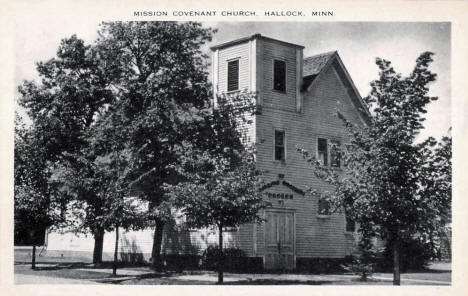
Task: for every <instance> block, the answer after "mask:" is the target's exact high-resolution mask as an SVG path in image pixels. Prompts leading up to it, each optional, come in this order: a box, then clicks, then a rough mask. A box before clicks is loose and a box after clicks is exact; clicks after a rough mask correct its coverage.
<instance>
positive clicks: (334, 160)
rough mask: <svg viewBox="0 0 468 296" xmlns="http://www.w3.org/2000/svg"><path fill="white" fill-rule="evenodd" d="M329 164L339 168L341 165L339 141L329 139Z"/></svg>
mask: <svg viewBox="0 0 468 296" xmlns="http://www.w3.org/2000/svg"><path fill="white" fill-rule="evenodd" d="M330 144H331V145H330V146H331V147H330V165H331V166H332V167H336V168H339V167H340V166H341V153H340V152H341V151H340V142H338V141H330Z"/></svg>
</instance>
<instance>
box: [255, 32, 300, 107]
mask: <svg viewBox="0 0 468 296" xmlns="http://www.w3.org/2000/svg"><path fill="white" fill-rule="evenodd" d="M262 43H263V55H262V57H261V58H262V61H263V63H262V66H263V67H262V68H263V92H262V93H263V106H264V107H266V108H275V109H281V110H287V111H294V110H295V108H296V106H295V105H296V47H295V46H289V45H283V44H278V43H276V42H271V41H268V40H264V41H263V42H262ZM275 59H278V60H282V61H285V62H286V92H279V91H276V90H274V89H273V61H274V60H275Z"/></svg>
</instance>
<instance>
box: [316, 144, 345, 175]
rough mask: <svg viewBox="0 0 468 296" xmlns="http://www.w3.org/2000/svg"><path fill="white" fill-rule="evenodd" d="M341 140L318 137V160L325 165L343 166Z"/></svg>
mask: <svg viewBox="0 0 468 296" xmlns="http://www.w3.org/2000/svg"><path fill="white" fill-rule="evenodd" d="M340 152H341V151H340V142H339V141H334V140H328V139H324V138H318V139H317V160H318V162H320V164H322V165H324V166H332V167H336V168H339V167H341V153H340Z"/></svg>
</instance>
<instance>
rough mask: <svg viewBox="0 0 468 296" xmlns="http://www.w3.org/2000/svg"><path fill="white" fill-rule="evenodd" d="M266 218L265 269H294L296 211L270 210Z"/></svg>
mask: <svg viewBox="0 0 468 296" xmlns="http://www.w3.org/2000/svg"><path fill="white" fill-rule="evenodd" d="M265 220H266V221H265V251H266V252H265V269H283V270H284V269H286V270H289V269H293V268H294V242H295V238H294V213H293V212H292V211H286V210H268V211H267V212H266V213H265Z"/></svg>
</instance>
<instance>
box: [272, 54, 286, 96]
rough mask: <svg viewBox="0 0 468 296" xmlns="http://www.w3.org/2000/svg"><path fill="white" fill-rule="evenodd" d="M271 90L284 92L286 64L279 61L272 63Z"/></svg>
mask: <svg viewBox="0 0 468 296" xmlns="http://www.w3.org/2000/svg"><path fill="white" fill-rule="evenodd" d="M273 89H274V90H277V91H282V92H285V91H286V62H285V61H281V60H274V61H273Z"/></svg>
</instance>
